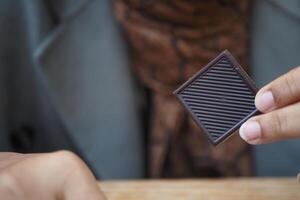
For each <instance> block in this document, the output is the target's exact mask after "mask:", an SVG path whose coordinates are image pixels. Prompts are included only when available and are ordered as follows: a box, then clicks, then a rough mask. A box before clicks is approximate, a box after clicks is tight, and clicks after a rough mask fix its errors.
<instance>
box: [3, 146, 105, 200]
mask: <svg viewBox="0 0 300 200" xmlns="http://www.w3.org/2000/svg"><path fill="white" fill-rule="evenodd" d="M0 197H1V199H5V200H12V199H14V200H15V199H18V200H19V199H20V200H22V199H34V200H35V199H36V200H40V199H43V200H69V199H72V200H76V199H78V200H79V199H88V200H104V199H105V197H104V195H103V194H102V193H101V191H100V188H99V187H98V185H97V182H96V180H95V178H94V176H93V174H92V173H91V171H90V170H89V169H88V167H87V166H86V165H85V164H84V162H83V161H82V160H80V158H79V157H77V156H76V155H75V154H73V153H71V152H68V151H59V152H55V153H45V154H17V153H0Z"/></svg>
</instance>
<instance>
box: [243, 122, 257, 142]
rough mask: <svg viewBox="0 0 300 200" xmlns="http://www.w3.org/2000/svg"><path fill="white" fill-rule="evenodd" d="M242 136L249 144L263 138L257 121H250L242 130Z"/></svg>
mask: <svg viewBox="0 0 300 200" xmlns="http://www.w3.org/2000/svg"><path fill="white" fill-rule="evenodd" d="M240 136H241V138H242V139H243V140H245V141H247V142H249V141H253V140H256V139H259V138H260V137H261V127H260V125H259V123H258V122H256V121H248V122H246V123H244V124H243V125H242V126H241V128H240Z"/></svg>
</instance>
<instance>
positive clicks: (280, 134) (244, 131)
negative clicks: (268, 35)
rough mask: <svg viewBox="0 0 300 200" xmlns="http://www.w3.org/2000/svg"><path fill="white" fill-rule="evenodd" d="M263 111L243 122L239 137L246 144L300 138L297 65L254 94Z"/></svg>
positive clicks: (299, 87)
mask: <svg viewBox="0 0 300 200" xmlns="http://www.w3.org/2000/svg"><path fill="white" fill-rule="evenodd" d="M255 105H256V107H257V108H258V109H259V110H260V111H261V112H262V113H263V114H261V115H258V116H255V117H253V118H251V119H249V120H248V121H247V122H245V123H244V124H243V125H242V126H241V128H240V135H241V137H242V138H243V139H244V140H245V141H246V142H248V143H249V144H265V143H272V142H276V141H280V140H286V139H294V138H300V120H299V119H300V67H296V68H294V69H293V70H291V71H289V72H288V73H286V74H284V75H283V76H281V77H279V78H277V79H276V80H274V81H272V82H271V83H269V84H267V85H266V86H264V87H263V88H262V89H261V90H260V91H259V92H258V93H257V95H256V98H255Z"/></svg>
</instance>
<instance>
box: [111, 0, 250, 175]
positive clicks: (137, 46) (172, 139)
mask: <svg viewBox="0 0 300 200" xmlns="http://www.w3.org/2000/svg"><path fill="white" fill-rule="evenodd" d="M249 8H250V5H249V1H248V0H243V1H239V0H182V1H181V0H165V1H163V0H115V1H114V9H115V13H116V16H117V18H118V20H119V21H120V23H121V25H122V27H123V28H124V32H125V34H126V37H127V38H128V41H129V44H130V47H131V55H132V60H133V64H134V68H135V70H136V72H137V74H138V76H139V78H140V80H142V82H143V83H144V84H145V85H146V86H147V87H149V88H150V89H151V91H152V101H153V109H152V111H151V114H152V115H151V130H150V136H149V138H150V140H149V176H150V177H220V176H248V175H251V155H250V149H249V146H247V145H246V144H245V143H244V142H243V141H242V140H241V139H240V138H239V137H238V136H237V134H236V135H234V136H232V137H231V138H230V139H229V140H227V141H225V142H224V143H222V144H220V145H219V146H217V147H214V146H212V145H211V144H210V143H209V141H208V139H207V138H206V136H205V135H204V134H203V133H201V130H200V129H199V128H198V127H196V125H195V123H194V122H193V121H192V119H191V118H190V117H189V116H188V115H187V112H186V111H185V110H184V109H183V107H182V106H181V105H180V104H179V102H178V101H177V100H176V99H175V97H174V96H173V95H172V91H173V90H174V89H175V88H176V87H178V86H179V85H180V84H182V83H183V82H184V81H186V80H187V79H188V78H189V77H190V76H191V75H193V74H194V73H195V72H197V71H198V70H199V69H201V67H203V66H205V65H206V64H207V63H208V62H209V61H210V60H211V59H212V58H214V57H215V56H216V55H218V54H219V53H220V52H221V51H223V50H224V49H228V50H229V51H231V52H232V53H233V55H234V56H235V57H237V59H238V60H239V62H240V63H241V64H242V65H243V66H246V52H247V41H248V31H247V21H248V14H249Z"/></svg>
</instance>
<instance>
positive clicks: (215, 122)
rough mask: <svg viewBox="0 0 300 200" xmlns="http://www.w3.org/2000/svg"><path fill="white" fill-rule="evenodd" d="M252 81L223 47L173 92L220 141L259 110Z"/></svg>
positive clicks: (209, 134) (212, 139) (205, 130)
mask: <svg viewBox="0 0 300 200" xmlns="http://www.w3.org/2000/svg"><path fill="white" fill-rule="evenodd" d="M256 92H257V88H256V87H255V85H254V83H253V81H252V80H251V79H250V78H249V76H248V75H247V74H246V72H245V71H244V70H243V69H242V68H241V67H240V65H239V64H238V63H237V62H236V61H235V59H234V58H233V57H232V55H231V54H230V53H229V52H228V51H224V52H223V53H221V54H220V55H219V56H218V57H217V58H215V59H214V60H213V61H212V62H210V63H209V64H208V65H207V66H206V67H205V68H204V69H203V70H201V71H200V72H198V73H197V74H196V75H195V76H193V77H192V78H191V79H190V80H189V81H187V82H186V83H185V84H183V85H182V86H181V87H180V88H179V89H177V90H176V91H175V92H174V93H175V94H176V95H177V97H178V98H179V100H180V101H181V102H182V103H183V105H184V106H185V107H186V108H187V109H188V110H189V112H190V113H191V115H192V116H193V118H194V120H195V121H196V122H197V124H198V125H199V126H200V127H201V128H202V129H203V131H204V132H205V133H206V134H207V135H208V136H209V138H210V140H211V142H212V143H213V144H218V143H220V142H221V141H223V140H224V139H226V138H227V137H229V136H230V135H231V134H232V133H234V132H235V131H236V130H237V129H238V128H239V126H240V125H241V124H242V123H243V122H244V121H246V120H247V119H248V118H249V117H251V116H253V115H254V114H256V113H257V110H256V108H255V105H254V98H255V94H256Z"/></svg>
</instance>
